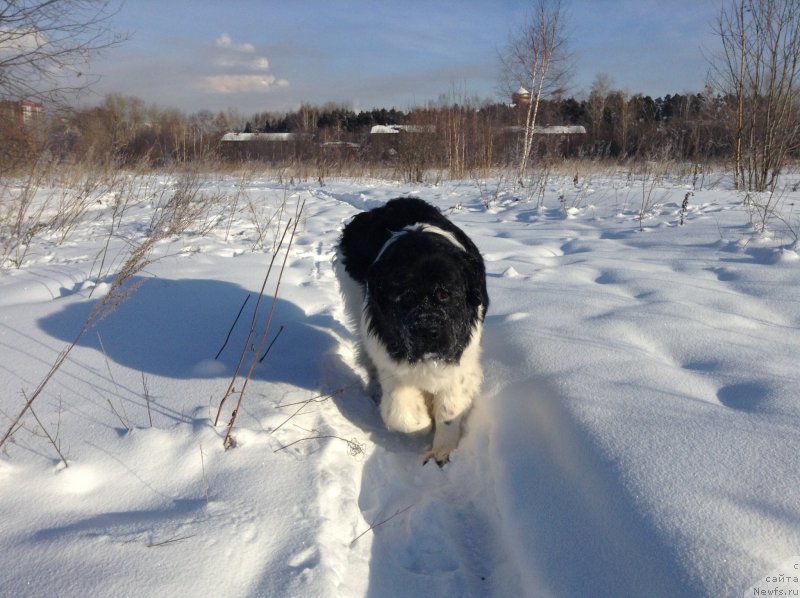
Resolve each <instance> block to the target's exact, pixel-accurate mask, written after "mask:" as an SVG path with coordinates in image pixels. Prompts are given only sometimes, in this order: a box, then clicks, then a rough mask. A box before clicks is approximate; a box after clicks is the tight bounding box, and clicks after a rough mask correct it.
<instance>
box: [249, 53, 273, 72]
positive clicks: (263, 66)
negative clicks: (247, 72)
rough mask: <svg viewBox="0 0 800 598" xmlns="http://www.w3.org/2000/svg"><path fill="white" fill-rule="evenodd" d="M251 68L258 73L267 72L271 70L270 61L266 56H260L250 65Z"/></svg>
mask: <svg viewBox="0 0 800 598" xmlns="http://www.w3.org/2000/svg"><path fill="white" fill-rule="evenodd" d="M250 66H251V68H252V69H253V70H256V71H266V70H267V69H268V68H269V60H267V59H266V58H265V57H264V56H260V57H258V58H256V59H255V60H253V61H252V62H251V63H250Z"/></svg>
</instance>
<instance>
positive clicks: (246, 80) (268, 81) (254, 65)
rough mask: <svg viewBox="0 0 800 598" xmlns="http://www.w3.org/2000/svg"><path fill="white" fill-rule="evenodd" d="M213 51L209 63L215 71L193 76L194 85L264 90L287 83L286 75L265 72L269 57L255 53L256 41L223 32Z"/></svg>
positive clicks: (223, 89)
mask: <svg viewBox="0 0 800 598" xmlns="http://www.w3.org/2000/svg"><path fill="white" fill-rule="evenodd" d="M213 52H214V55H213V58H212V62H211V64H212V66H213V67H214V70H215V71H217V72H214V73H213V74H206V75H202V76H200V77H198V78H197V79H196V86H197V87H198V88H199V89H201V90H202V91H205V92H206V93H213V94H237V93H252V92H267V91H270V90H272V89H274V88H285V87H288V86H289V82H288V81H287V80H286V79H279V78H278V77H276V76H275V75H273V74H271V73H268V72H267V71H269V68H270V62H269V59H268V58H267V57H266V56H261V55H258V53H257V50H256V47H255V45H254V44H252V43H250V42H240V41H237V40H234V39H233V38H232V37H231V36H230V35H229V34H227V33H222V34H220V35H219V37H217V39H216V40H215V41H214V48H213Z"/></svg>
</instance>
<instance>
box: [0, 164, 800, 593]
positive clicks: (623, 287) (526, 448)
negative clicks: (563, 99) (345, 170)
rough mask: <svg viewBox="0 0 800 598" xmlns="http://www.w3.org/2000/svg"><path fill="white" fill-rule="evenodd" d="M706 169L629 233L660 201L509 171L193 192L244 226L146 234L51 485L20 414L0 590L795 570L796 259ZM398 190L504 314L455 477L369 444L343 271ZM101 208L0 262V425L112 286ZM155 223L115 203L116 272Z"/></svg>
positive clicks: (215, 589)
mask: <svg viewBox="0 0 800 598" xmlns="http://www.w3.org/2000/svg"><path fill="white" fill-rule="evenodd" d="M717 178H718V180H717V181H715V182H714V183H713V184H709V185H706V186H705V187H704V188H696V189H693V188H692V185H691V181H690V180H686V179H685V178H680V177H673V178H669V177H667V178H664V179H663V180H662V181H661V182H660V183H659V184H658V185H657V187H656V189H655V193H654V195H653V197H657V198H658V201H657V202H654V205H652V206H650V210H649V212H648V215H647V216H646V217H645V218H644V219H643V220H642V221H641V222H640V220H639V208H640V207H641V203H642V194H643V189H646V188H648V184H647V183H646V182H642V181H640V180H637V179H636V177H635V176H634V177H630V176H626V175H624V174H620V175H615V174H612V173H601V174H597V175H594V176H592V177H590V178H589V179H586V180H584V179H583V178H581V180H580V182H579V183H578V184H577V185H576V184H574V183H573V177H572V176H564V177H558V176H553V177H552V178H551V179H550V181H548V184H547V185H546V187H545V193H544V196H543V202H542V205H541V206H540V205H538V204H537V202H536V200H533V201H529V200H528V198H527V197H526V194H527V193H528V192H527V190H525V189H517V188H515V187H513V186H511V185H509V184H505V183H503V181H502V180H494V181H484V182H478V184H476V181H445V182H441V183H440V184H438V185H435V186H434V185H410V184H402V183H397V182H390V181H378V180H369V179H357V180H353V179H333V180H327V181H325V182H326V185H325V186H324V187H320V186H319V184H318V183H316V182H314V183H311V182H308V183H297V184H294V185H292V186H287V185H285V184H283V185H282V184H280V183H279V182H278V181H276V180H273V179H270V178H252V179H250V180H247V181H245V180H244V179H242V178H230V179H224V178H223V179H220V178H215V177H211V176H209V182H208V183H207V190H208V192H210V193H216V194H220V197H221V196H223V195H225V194H228V195H230V196H232V195H234V194H239V195H237V197H239V198H240V199H239V201H238V203H232V204H231V206H233V208H232V209H233V210H234V212H233V214H232V215H231V213H226V214H225V215H224V216H225V217H224V218H223V219H221V220H220V223H219V224H218V225H217V226H216V227H214V228H213V229H211V230H210V231H208V232H206V233H205V234H200V231H199V227H198V231H195V232H194V233H193V232H186V233H183V234H181V235H179V236H172V237H169V238H167V239H165V240H163V241H160V242H159V243H158V244H157V245H156V247H155V250H154V257H157V258H158V259H157V261H155V262H154V263H152V264H150V265H149V266H147V267H146V268H145V269H144V270H143V271H141V272H140V273H138V274H137V275H136V277H135V279H134V280H132V281H131V284H134V285H135V284H136V283H142V284H141V285H140V286H138V287H137V288H135V290H134V291H133V292H132V293H131V295H130V297H129V298H128V300H127V301H126V302H124V303H122V304H121V305H119V306H118V307H117V308H116V310H115V311H113V313H111V314H110V315H108V316H107V317H105V318H104V319H102V320H100V321H99V322H97V323H96V324H95V326H93V327H92V328H91V329H90V330H89V331H88V332H87V333H86V334H84V335H83V336H82V337H81V339H80V341H79V342H78V344H77V345H76V346H75V348H74V349H73V350H72V351H71V353H70V354H69V357H68V359H67V360H66V362H65V363H64V364H63V366H62V367H61V368H60V369H59V370H58V371H57V372H56V373H55V375H54V377H53V378H52V380H50V382H49V383H48V385H47V386H46V387H45V390H44V392H43V394H42V395H41V396H40V397H39V398H38V399H37V400H36V401H35V403H34V411H35V414H36V416H38V418H39V420H40V421H41V422H42V424H43V426H44V428H45V429H46V430H47V431H48V432H49V433H50V434H51V435H54V436H56V438H57V442H58V443H59V444H60V447H61V450H62V452H63V453H64V455H65V456H66V458H67V462H68V465H69V466H68V467H65V466H64V463H63V462H61V460H60V459H59V458H58V455H57V454H56V452H55V450H54V448H53V447H52V445H51V444H50V443H49V442H48V441H47V439H46V438H45V437H44V435H43V433H42V430H41V427H40V426H39V424H37V423H36V421H35V420H34V419H33V417H32V416H31V414H28V415H27V416H26V417H25V419H24V427H23V428H21V429H18V430H17V431H16V432H15V433H14V435H13V436H12V439H11V441H10V442H9V443H7V444H6V445H5V446H4V448H3V450H2V452H0V512H2V513H3V522H2V533H0V595H4V596H5V595H13V596H42V595H52V596H84V595H92V596H127V595H136V596H164V595H169V596H195V595H222V594H224V595H228V596H382V597H383V596H413V595H419V596H434V595H436V596H445V595H466V596H581V595H592V596H625V595H639V596H643V595H647V596H660V595H663V596H683V595H713V596H723V595H724V596H735V595H754V590H753V588H758V587H761V586H763V587H764V588H766V587H767V586H768V585H769V584H768V581H767V580H768V579H770V575H773V576H774V575H776V573H775V572H778V573H779V574H780V575H786V576H791V574H792V572H793V571H796V570H797V567H798V563H799V562H800V557H798V556H797V555H800V492H798V490H797V489H798V487H800V457H799V456H798V455H799V454H800V452H799V451H798V448H799V447H800V402H798V379H800V376H799V375H798V372H797V353H798V348H800V332H798V329H799V328H800V296H799V295H798V292H797V289H798V287H800V269H799V268H798V266H800V261H798V254H797V251H796V242H795V241H794V239H793V237H792V232H791V229H789V228H787V227H786V226H785V224H784V223H783V222H781V221H780V220H777V219H776V220H774V221H772V222H771V223H770V226H769V231H770V234H762V233H757V232H755V230H754V228H753V227H752V226H751V225H750V219H749V215H748V213H747V210H746V209H745V207H744V206H743V202H742V198H741V197H740V196H738V195H737V194H736V193H735V192H734V191H732V190H731V188H730V185H729V184H728V177H725V176H722V175H720V176H719V177H717ZM162 182H163V184H164V185H167V186H168V185H169V181H168V180H164V181H162ZM482 189H497V193H495V194H494V195H491V196H489V195H487V194H486V193H484V192H483V191H481V190H482ZM787 189H790V187H787ZM688 191H693V192H694V195H693V196H691V198H690V203H689V206H688V211H687V213H686V215H685V221H686V224H685V225H683V226H680V225H679V224H678V222H679V221H680V211H681V203H682V201H683V198H684V197H685V195H686V193H687V192H688ZM45 193H47V190H41V191H40V195H41V194H45ZM406 194H413V195H416V196H419V197H422V198H424V199H426V200H428V201H430V202H432V203H434V204H435V205H437V206H439V207H440V208H442V209H443V210H445V211H446V213H448V214H449V215H450V216H451V217H452V219H453V220H454V221H455V222H456V223H457V224H458V225H459V226H461V227H463V228H464V229H465V230H466V231H467V232H468V234H470V236H471V237H472V238H473V240H474V241H475V242H476V244H477V245H478V247H479V248H480V249H481V251H482V252H483V254H484V256H485V259H486V264H487V271H488V283H489V292H490V297H491V300H492V304H491V306H490V309H489V313H488V317H487V320H486V326H485V332H484V344H483V359H484V368H485V373H486V380H485V385H484V392H483V395H482V397H481V399H480V400H479V401H478V403H477V404H476V406H475V408H474V410H473V411H472V413H471V414H470V417H469V419H468V423H467V427H466V430H465V435H464V437H463V439H462V442H461V444H460V446H459V448H458V449H457V450H456V451H455V452H454V453H453V455H452V461H451V463H449V464H448V465H446V466H445V467H444V468H443V469H439V468H437V467H436V466H435V465H433V464H428V465H426V466H424V467H423V465H422V455H423V452H424V451H425V449H426V448H427V443H428V442H429V441H430V439H429V438H414V437H408V436H403V435H399V434H394V433H390V432H388V431H386V430H385V429H384V427H383V425H382V423H381V420H380V416H379V414H378V410H377V407H376V406H375V405H374V403H373V402H372V401H371V399H370V398H369V397H368V395H367V394H366V393H365V391H364V390H363V388H362V381H363V372H362V371H361V370H360V369H359V368H358V366H357V365H356V363H357V360H356V358H355V356H354V354H353V337H352V334H351V333H350V331H349V330H348V328H347V327H346V325H345V322H344V315H343V310H342V306H341V299H340V297H339V293H338V289H337V287H336V283H335V280H334V277H333V273H332V270H331V267H330V260H331V257H332V255H333V248H334V244H335V243H336V241H337V237H338V231H339V230H340V228H341V225H342V224H343V223H344V222H345V221H347V219H348V218H350V217H351V216H353V215H354V214H356V213H357V212H358V211H360V210H363V209H369V208H371V207H375V206H378V205H381V204H382V203H383V202H385V201H386V200H388V199H389V198H392V197H396V196H400V195H406ZM284 199H286V201H287V206H286V210H285V214H283V215H282V216H281V218H282V219H279V218H273V219H272V220H271V221H269V222H268V223H267V224H264V222H266V221H267V218H268V216H269V215H270V214H274V213H275V210H276V209H277V208H275V207H272V206H279V205H281V203H282V201H283V200H284ZM798 199H800V193H798V192H796V191H791V190H787V191H786V192H785V197H784V199H783V204H782V207H783V209H784V210H785V211H784V213H783V216H784V220H786V222H788V223H789V224H791V223H792V217H793V216H792V212H791V209H792V205H793V204H794V203H795V202H796V201H797V200H798ZM303 200H305V202H306V203H305V211H304V215H303V217H302V218H301V222H300V226H299V228H298V232H297V235H296V237H295V239H294V242H293V245H292V248H291V251H290V253H289V257H288V260H287V266H286V269H285V271H284V274H283V278H282V282H281V287H280V291H279V294H278V298H277V300H276V302H275V313H274V316H273V320H272V327H271V332H270V339H272V338H273V337H274V336H275V334H276V333H277V329H278V327H279V326H283V330H282V332H281V334H280V336H279V337H278V339H277V340H276V342H275V345H274V347H273V349H272V350H271V351H270V353H269V354H268V356H267V358H266V359H265V360H264V362H263V363H261V364H260V365H258V367H257V368H256V370H255V372H254V375H253V378H252V380H251V381H250V383H249V385H248V387H247V390H246V393H245V395H244V398H243V401H242V408H241V409H240V412H239V414H238V417H237V421H236V424H235V427H234V432H233V434H234V437H235V439H236V444H237V446H236V447H235V448H232V449H229V450H225V449H224V448H223V442H222V438H223V436H224V434H225V430H226V426H225V424H226V423H227V421H228V419H229V418H230V417H231V412H232V409H233V403H234V402H235V399H236V397H235V396H234V397H231V398H229V399H228V402H227V403H226V406H225V408H224V409H223V415H222V418H221V421H220V424H219V425H218V426H216V427H215V426H214V425H213V420H214V417H215V414H216V410H217V407H218V406H219V403H220V400H221V398H222V397H223V395H224V393H225V390H226V388H227V387H228V385H229V383H230V381H231V376H232V374H233V372H234V369H235V367H236V364H237V362H238V360H239V357H240V355H241V352H242V348H243V347H244V346H245V339H246V329H247V326H248V324H249V322H250V320H251V319H252V317H253V311H252V310H253V307H254V305H255V302H256V301H255V299H256V296H257V294H258V291H259V288H260V286H261V283H262V281H263V279H264V276H265V274H266V271H267V267H268V265H269V261H270V257H271V248H272V247H273V246H274V245H275V239H276V237H277V236H278V233H279V231H280V229H281V227H282V226H284V225H285V223H286V219H287V218H288V215H290V214H293V213H294V210H295V206H296V205H297V204H298V203H299V202H301V201H303ZM111 204H112V199H111V197H110V196H108V197H101V198H99V202H98V204H97V206H95V208H94V209H93V210H92V211H91V212H90V213H89V215H88V216H87V219H86V222H85V223H84V226H81V227H77V228H76V230H75V231H74V233H73V234H72V235H70V236H69V237H68V238H67V239H66V240H65V241H64V242H63V243H62V244H61V245H57V244H56V239H55V237H54V238H48V237H47V236H45V235H40V236H37V237H35V238H34V240H33V242H32V245H31V246H30V247H29V250H28V254H27V256H26V259H25V261H24V263H23V266H22V267H21V268H19V269H13V268H10V267H9V268H6V269H4V270H3V271H2V273H0V387H2V388H3V389H5V392H4V394H3V396H2V399H0V409H2V411H1V412H0V424H2V426H0V428H2V430H0V431H1V432H5V430H6V429H7V428H8V426H9V425H10V423H11V420H12V418H13V417H14V416H15V415H16V414H17V413H19V411H20V410H21V408H22V406H23V404H24V400H25V399H24V397H25V396H30V394H31V392H32V391H33V390H34V389H35V388H36V386H37V385H38V384H39V382H40V381H41V380H42V379H43V377H44V376H45V375H46V374H47V371H48V370H49V368H50V366H51V365H52V364H53V363H54V362H55V361H56V359H57V358H58V355H59V353H60V352H61V351H62V350H63V349H64V348H65V347H66V346H67V345H68V344H69V343H70V342H72V340H74V338H75V337H76V335H77V334H78V332H79V331H80V329H81V326H82V325H83V322H84V321H85V319H86V318H87V316H88V315H89V313H90V312H91V309H92V306H93V305H94V304H95V303H96V302H97V301H98V300H99V299H100V298H101V297H102V293H104V292H107V291H108V290H109V289H110V288H111V284H110V283H111V282H112V279H111V278H110V277H108V276H101V277H100V279H99V280H98V279H97V269H98V260H97V256H98V255H99V254H100V253H101V252H102V250H103V247H104V245H105V242H106V239H107V237H108V231H109V229H110V227H111V222H112V220H111V219H112V205H111ZM248 206H249V207H248ZM152 210H153V204H152V202H148V201H142V202H141V203H137V204H136V205H132V206H130V207H129V208H128V210H127V212H126V213H125V217H124V219H123V220H122V221H121V223H120V228H119V230H118V231H117V234H116V235H115V236H114V237H113V238H112V240H111V251H110V252H109V255H110V256H114V263H115V264H120V263H121V262H122V260H123V258H124V255H125V252H126V251H128V250H129V247H130V245H129V242H131V241H134V242H136V241H137V240H138V241H141V240H142V239H143V238H144V235H146V234H147V231H148V226H149V224H150V223H151V219H152ZM254 214H260V215H261V217H263V219H264V220H263V222H261V223H260V225H259V226H257V225H256V222H255V220H254V216H253V215H254ZM794 218H795V228H794V230H795V231H796V230H797V228H796V216H794ZM281 255H282V254H281ZM274 285H275V274H274V273H273V275H272V278H270V280H269V281H268V284H267V295H268V296H267V297H266V298H265V300H264V301H263V302H262V304H261V309H260V314H259V315H258V316H257V318H256V319H257V321H258V322H260V323H261V324H263V322H264V321H265V320H266V313H267V311H268V310H269V308H270V304H271V297H270V296H269V295H270V294H271V293H272V292H273V289H274ZM248 294H249V295H250V296H251V299H249V300H248V302H247V304H245V307H244V309H243V310H242V314H243V315H242V317H241V318H240V319H239V321H238V322H237V324H236V325H235V326H233V328H231V327H232V324H233V323H234V320H235V318H236V314H237V312H238V311H239V309H240V308H241V307H242V304H243V302H244V301H245V298H246V297H247V296H248ZM229 331H231V337H230V339H229V341H228V343H227V344H226V345H225V346H224V349H223V350H222V352H221V354H220V356H219V359H215V355H216V354H217V353H218V351H220V348H221V347H223V343H224V341H225V338H226V335H227V334H228V332H229ZM240 382H241V380H240ZM240 382H239V383H240ZM151 420H152V424H151ZM784 581H785V579H784ZM792 583H794V582H791V583H789V585H788V586H786V587H788V588H790V589H792V590H795V589H796V588H797V585H792ZM759 584H761V586H759ZM774 585H775V584H772V586H774ZM772 586H770V587H772Z"/></svg>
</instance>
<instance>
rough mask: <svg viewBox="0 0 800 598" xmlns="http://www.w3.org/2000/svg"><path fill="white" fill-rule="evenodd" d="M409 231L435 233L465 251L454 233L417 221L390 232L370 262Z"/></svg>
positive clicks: (379, 256)
mask: <svg viewBox="0 0 800 598" xmlns="http://www.w3.org/2000/svg"><path fill="white" fill-rule="evenodd" d="M411 232H423V233H434V234H436V235H440V236H442V237H444V238H445V239H447V240H448V241H450V242H451V243H452V244H453V245H455V246H456V247H458V248H459V249H460V250H461V251H466V248H465V247H464V246H463V245H462V244H461V243H459V242H458V239H456V237H455V235H454V234H453V233H451V232H449V231H446V230H444V229H442V228H439V227H438V226H434V225H433V224H427V223H425V222H417V223H416V224H409V225H408V226H404V227H403V229H402V230H399V231H394V232H392V236H391V237H389V238H388V239H387V240H386V243H384V244H383V247H381V250H380V251H379V252H378V255H377V256H376V257H375V261H374V262H372V263H373V264H374V263H375V262H377V261H378V260H379V259H381V256H382V255H383V253H384V252H385V251H386V250H387V249H388V248H389V246H390V245H391V244H392V243H394V242H395V241H397V239H399V238H400V237H402V236H403V235H406V234H408V233H411Z"/></svg>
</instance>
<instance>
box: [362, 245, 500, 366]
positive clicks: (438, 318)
mask: <svg viewBox="0 0 800 598" xmlns="http://www.w3.org/2000/svg"><path fill="white" fill-rule="evenodd" d="M484 276H485V274H484V270H483V263H482V261H480V260H476V259H475V258H474V257H472V256H471V255H470V254H469V253H468V252H466V251H465V250H464V249H463V248H460V247H459V246H457V245H456V244H454V243H453V242H451V241H450V240H448V239H447V238H445V237H443V236H441V235H438V234H433V233H428V232H419V231H411V232H408V233H407V234H403V235H402V236H399V237H397V238H396V239H395V240H393V241H392V242H391V243H390V244H389V245H388V246H387V247H386V248H385V250H384V251H383V252H382V253H381V255H380V257H379V259H378V260H377V261H376V262H375V263H374V264H372V266H371V268H370V271H369V274H368V279H367V305H366V310H367V317H368V321H369V329H370V332H371V333H372V334H375V335H376V336H378V338H380V340H381V341H382V342H383V344H384V345H385V346H386V349H387V351H388V353H389V355H390V356H391V357H392V358H394V359H396V360H403V361H409V362H411V363H415V362H418V361H421V360H436V361H444V362H447V363H456V362H458V360H459V359H460V358H461V355H462V353H463V352H464V349H465V348H466V347H467V345H468V344H469V341H470V338H471V335H472V332H473V329H474V327H475V325H476V324H477V323H478V322H479V321H481V320H482V319H483V310H484V308H485V306H483V305H482V294H481V289H482V288H485V280H484Z"/></svg>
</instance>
